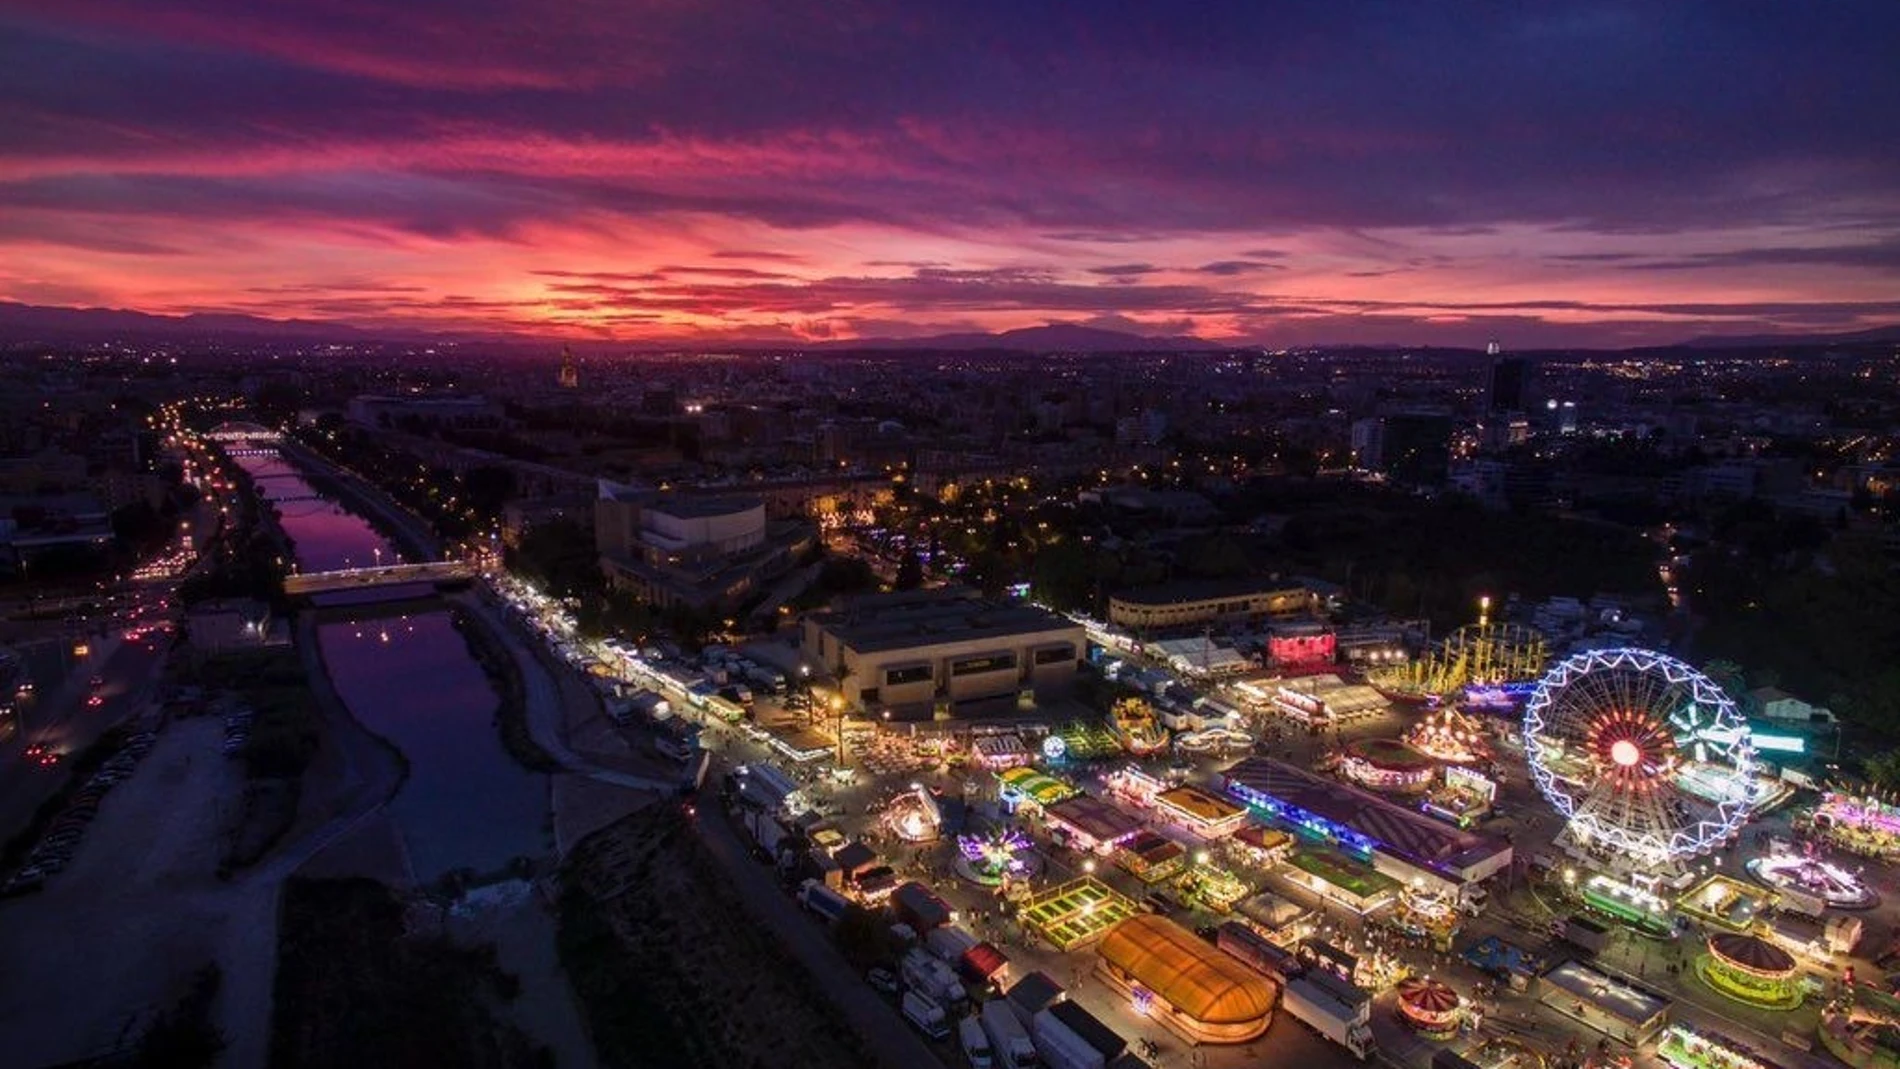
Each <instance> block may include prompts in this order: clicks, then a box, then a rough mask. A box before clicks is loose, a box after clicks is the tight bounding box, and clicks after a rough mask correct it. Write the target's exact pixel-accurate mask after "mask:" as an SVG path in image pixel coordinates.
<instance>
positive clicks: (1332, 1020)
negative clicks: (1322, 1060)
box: [1280, 969, 1372, 1062]
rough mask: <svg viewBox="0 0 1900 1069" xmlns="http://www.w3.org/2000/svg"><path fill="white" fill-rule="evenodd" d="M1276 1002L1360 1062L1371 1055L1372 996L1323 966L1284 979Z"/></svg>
mask: <svg viewBox="0 0 1900 1069" xmlns="http://www.w3.org/2000/svg"><path fill="white" fill-rule="evenodd" d="M1280 1005H1281V1007H1282V1008H1284V1009H1285V1010H1286V1011H1287V1012H1288V1013H1290V1014H1292V1015H1293V1016H1294V1018H1295V1019H1296V1020H1298V1021H1300V1022H1301V1023H1303V1024H1305V1025H1306V1026H1307V1027H1309V1028H1311V1029H1312V1030H1313V1031H1315V1032H1318V1033H1319V1034H1320V1035H1322V1036H1325V1037H1326V1038H1327V1039H1330V1040H1332V1041H1333V1042H1334V1043H1337V1044H1339V1045H1340V1046H1342V1047H1344V1048H1346V1049H1347V1050H1349V1051H1351V1052H1352V1053H1353V1056H1354V1057H1356V1058H1358V1059H1359V1060H1360V1061H1362V1062H1363V1061H1365V1060H1366V1059H1367V1058H1370V1057H1371V1056H1372V996H1371V995H1370V994H1368V993H1367V992H1366V991H1365V990H1364V989H1363V988H1360V987H1357V986H1355V985H1353V984H1349V983H1347V982H1346V981H1344V980H1341V979H1339V978H1338V977H1336V976H1334V975H1333V974H1331V973H1329V972H1327V971H1326V970H1324V969H1309V970H1307V971H1306V972H1304V973H1301V974H1300V975H1298V976H1295V977H1293V978H1291V979H1289V980H1287V981H1286V984H1285V985H1284V986H1283V987H1282V988H1281V993H1280Z"/></svg>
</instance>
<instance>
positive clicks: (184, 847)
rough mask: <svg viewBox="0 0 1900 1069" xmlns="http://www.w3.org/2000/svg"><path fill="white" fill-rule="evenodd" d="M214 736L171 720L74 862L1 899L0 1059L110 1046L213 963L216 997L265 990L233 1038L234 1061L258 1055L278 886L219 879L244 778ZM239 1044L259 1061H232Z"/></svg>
mask: <svg viewBox="0 0 1900 1069" xmlns="http://www.w3.org/2000/svg"><path fill="white" fill-rule="evenodd" d="M220 734H221V728H220V725H219V724H218V722H217V721H216V720H215V719H213V718H209V717H206V718H201V719H196V720H189V721H184V722H182V723H178V724H175V725H173V726H171V727H170V728H168V729H167V730H166V731H165V732H164V733H163V734H162V735H161V736H160V737H159V740H158V743H157V745H156V746H154V747H153V749H152V752H151V753H150V754H149V755H147V757H146V759H145V761H144V762H143V763H142V765H141V766H140V768H139V770H138V772H137V774H136V775H134V776H132V777H131V778H130V779H128V780H126V781H124V782H122V783H120V784H119V785H118V787H117V788H116V789H115V790H114V791H113V792H112V793H111V794H109V795H107V796H106V800H105V802H104V803H103V804H102V805H101V806H100V808H99V814H98V817H97V818H96V819H95V820H94V821H93V823H92V826H91V828H90V830H89V831H88V833H87V835H86V837H85V840H84V842H83V844H82V845H81V847H80V849H79V851H78V853H77V854H75V855H74V858H73V863H72V864H71V866H70V867H68V868H67V870H66V871H65V872H63V873H61V874H60V875H59V876H57V877H55V878H54V879H53V880H51V881H49V883H48V885H47V890H46V891H45V892H42V893H40V894H37V895H30V896H27V897H24V898H17V899H12V900H9V901H6V902H4V903H0V961H4V962H6V963H7V966H8V973H9V979H10V982H8V983H6V984H5V985H0V1049H4V1050H6V1052H7V1057H6V1061H7V1064H9V1065H12V1066H21V1067H27V1066H37V1065H47V1064H52V1063H59V1062H64V1061H69V1060H73V1059H77V1058H81V1057H85V1056H88V1055H93V1054H98V1053H100V1052H102V1051H106V1050H109V1049H111V1048H113V1047H114V1046H115V1045H116V1044H117V1043H118V1042H119V1041H120V1038H121V1036H122V1035H123V1034H125V1033H126V1032H127V1029H128V1025H129V1024H133V1023H134V1022H138V1021H141V1020H142V1019H143V1018H144V1017H145V1016H147V1015H149V1014H150V1013H152V1012H154V1011H156V1010H160V1009H163V1008H165V1007H168V1006H169V1005H170V1004H171V1003H172V1001H173V1000H174V999H175V998H176V997H177V995H178V994H179V993H180V992H181V991H182V988H183V985H184V983H185V982H186V980H187V979H188V978H189V977H190V975H191V974H192V972H193V971H195V970H196V969H197V968H199V967H200V966H202V965H204V964H205V963H206V962H208V961H211V960H214V959H216V960H218V961H219V962H220V964H222V966H223V967H224V973H225V978H226V979H225V988H224V990H225V994H224V995H223V996H221V998H220V1001H221V1002H223V1001H226V1000H227V999H231V998H232V997H233V996H232V992H234V991H235V992H237V995H236V996H235V997H236V999H237V1000H240V1001H242V1000H245V999H247V998H248V996H250V995H252V994H254V993H255V992H256V991H257V990H261V991H262V992H263V996H264V998H265V1000H266V1001H265V1003H264V1009H263V1010H262V1011H261V1012H258V1013H256V1014H251V1015H250V1016H252V1017H253V1018H261V1019H255V1020H252V1021H250V1022H248V1024H249V1027H247V1028H245V1029H243V1030H242V1033H241V1034H238V1035H233V1036H231V1037H230V1038H231V1039H232V1040H233V1042H234V1044H235V1047H234V1049H233V1050H232V1051H231V1056H232V1058H233V1060H231V1061H229V1062H228V1064H232V1065H243V1064H249V1065H258V1064H262V1063H263V1059H264V1052H265V1049H266V1047H265V1040H266V1039H267V1030H268V1027H269V1021H268V992H269V985H270V975H269V974H270V969H271V967H272V966H271V963H272V962H273V961H274V953H275V948H274V946H273V943H274V941H275V939H276V924H275V923H274V919H275V909H276V888H275V885H274V884H262V885H257V886H247V885H241V884H237V885H234V884H224V883H220V882H219V881H218V880H217V877H216V875H215V872H216V868H217V861H218V846H219V841H220V829H221V828H222V826H223V820H224V819H225V814H224V813H223V812H222V807H223V806H224V805H226V804H228V803H227V802H226V801H225V800H226V799H230V798H234V797H236V796H237V792H238V787H237V778H238V776H239V770H238V769H237V767H236V765H235V763H234V762H230V761H227V760H226V759H224V758H223V757H222V756H221V755H220V754H219V752H218V746H219V739H220ZM24 978H30V981H29V982H20V981H21V980H22V979H24ZM220 1016H223V1014H220ZM238 1016H239V1017H240V1018H242V1017H243V1016H244V1015H243V1014H240V1015H238ZM133 1034H136V1030H134V1033H133ZM240 1053H243V1054H244V1055H245V1057H246V1059H254V1060H236V1059H237V1055H239V1054H240Z"/></svg>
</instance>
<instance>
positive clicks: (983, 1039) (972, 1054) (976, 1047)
mask: <svg viewBox="0 0 1900 1069" xmlns="http://www.w3.org/2000/svg"><path fill="white" fill-rule="evenodd" d="M957 1046H959V1047H962V1048H963V1057H964V1059H965V1060H966V1061H968V1062H969V1063H970V1069H992V1067H993V1066H994V1065H995V1064H996V1053H995V1051H994V1050H993V1049H992V1048H991V1047H990V1037H989V1036H988V1035H987V1034H985V1033H984V1031H983V1025H982V1024H981V1023H980V1022H978V1021H977V1019H976V1018H974V1017H965V1018H963V1019H962V1020H960V1021H958V1022H957Z"/></svg>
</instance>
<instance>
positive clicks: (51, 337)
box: [0, 301, 1900, 353]
mask: <svg viewBox="0 0 1900 1069" xmlns="http://www.w3.org/2000/svg"><path fill="white" fill-rule="evenodd" d="M130 337H137V338H148V339H152V340H159V341H175V342H209V341H215V340H220V339H223V340H229V339H234V338H250V339H257V340H268V341H285V342H324V341H330V342H371V341H383V342H411V341H414V342H441V341H449V340H455V341H468V342H473V341H480V342H498V343H515V344H521V343H524V342H526V341H528V339H524V338H522V337H520V336H516V335H505V334H498V333H478V332H449V331H440V332H438V331H428V330H422V329H417V328H410V329H395V330H384V329H376V330H371V329H368V328H364V327H357V326H352V325H350V324H348V323H340V322H336V321H333V320H321V319H268V318H265V317H262V316H250V315H237V314H231V313H217V312H201V313H193V314H189V315H157V314H154V313H151V312H137V311H132V310H130V309H122V308H68V307H58V306H52V305H35V304H22V303H19V302H17V301H0V339H5V340H12V341H67V342H72V341H107V340H114V339H121V338H130ZM1880 342H1900V324H1893V325H1889V326H1884V327H1874V328H1872V329H1869V330H1860V331H1852V332H1848V333H1839V334H1750V335H1726V336H1725V335H1706V336H1703V337H1698V338H1692V339H1690V340H1688V341H1685V342H1683V343H1681V344H1682V345H1684V346H1687V347H1689V348H1699V349H1713V348H1729V349H1735V348H1763V347H1773V346H1808V345H1851V344H1867V343H1880ZM719 347H720V348H728V349H730V348H756V349H787V348H799V349H808V350H818V351H825V352H838V351H843V350H852V349H861V350H936V351H944V350H952V351H956V350H963V351H972V350H981V349H1000V350H1019V351H1025V352H1095V353H1141V352H1219V351H1221V350H1225V349H1233V348H1239V346H1234V345H1231V344H1226V343H1222V342H1216V341H1209V340H1207V339H1205V338H1196V337H1193V336H1192V335H1169V336H1155V337H1150V336H1145V335H1140V334H1130V333H1127V332H1125V331H1117V330H1103V329H1101V328H1098V327H1088V326H1083V325H1081V324H1079V323H1048V324H1045V325H1043V326H1039V327H1019V328H1017V329H1015V330H1005V331H1001V332H998V333H984V332H980V331H971V332H967V333H955V334H933V335H927V336H923V337H914V338H848V339H839V340H836V341H824V342H806V343H801V344H798V345H796V346H792V345H787V344H785V343H782V342H779V343H775V342H761V343H758V344H756V345H744V344H739V345H734V344H733V343H729V342H728V343H720V345H719ZM628 348H638V346H629V347H628ZM655 348H677V346H657V347H655Z"/></svg>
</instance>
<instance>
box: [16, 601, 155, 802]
mask: <svg viewBox="0 0 1900 1069" xmlns="http://www.w3.org/2000/svg"><path fill="white" fill-rule="evenodd" d="M168 642H169V640H164V639H160V640H158V641H157V642H153V643H149V644H148V643H145V642H121V641H119V640H118V639H117V638H100V639H95V640H94V652H93V654H92V656H90V657H88V658H86V661H85V662H83V663H81V664H79V665H76V666H75V667H74V669H73V671H72V673H71V674H70V676H69V677H68V679H67V681H66V683H65V685H64V686H60V687H58V688H56V689H52V690H50V691H48V692H46V693H44V694H40V695H37V696H36V697H35V699H34V702H35V704H34V706H33V707H31V708H29V709H27V710H24V711H23V713H22V720H23V722H24V724H25V730H23V731H21V732H20V733H19V734H18V735H16V736H14V738H12V739H11V740H9V741H8V742H7V743H6V745H5V746H4V747H0V832H4V833H5V834H11V832H12V829H15V828H18V827H20V826H21V825H23V824H24V823H25V822H26V820H27V819H28V818H29V817H31V816H32V814H33V811H34V810H35V809H38V808H39V806H40V803H42V802H44V801H45V800H46V799H47V798H48V797H49V796H50V795H51V794H52V793H53V792H54V791H55V790H56V789H58V787H59V785H60V784H61V783H64V782H65V781H66V768H65V767H64V765H63V764H62V765H54V766H53V767H51V768H44V767H41V766H40V765H39V763H38V762H36V761H31V760H28V759H27V758H26V757H25V756H24V751H25V750H26V748H27V747H28V746H30V745H36V744H37V745H41V746H45V747H48V748H49V749H52V750H54V751H57V752H59V753H62V754H71V753H75V752H77V751H79V750H83V749H85V748H86V747H87V746H89V745H91V744H92V742H93V740H95V739H97V738H98V737H99V736H100V735H101V734H103V733H104V732H105V730H106V729H107V728H109V727H111V726H112V725H114V724H117V723H119V722H120V721H122V720H124V719H126V718H127V717H130V716H132V715H134V714H136V713H137V712H138V711H139V710H141V709H143V708H144V707H145V705H146V703H147V701H148V699H149V698H150V696H151V692H152V685H153V679H154V673H155V671H156V669H157V668H158V666H159V665H161V664H163V663H164V659H165V648H166V647H165V645H164V644H165V643H168ZM92 674H97V675H98V676H99V677H100V678H101V679H103V680H104V684H103V685H102V686H100V687H99V688H98V689H99V694H100V696H101V697H102V698H103V699H104V701H103V703H102V704H101V705H98V706H88V705H87V704H86V699H87V698H88V697H89V696H90V695H91V694H92V690H93V688H92V687H91V685H90V679H89V677H90V675H92Z"/></svg>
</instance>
